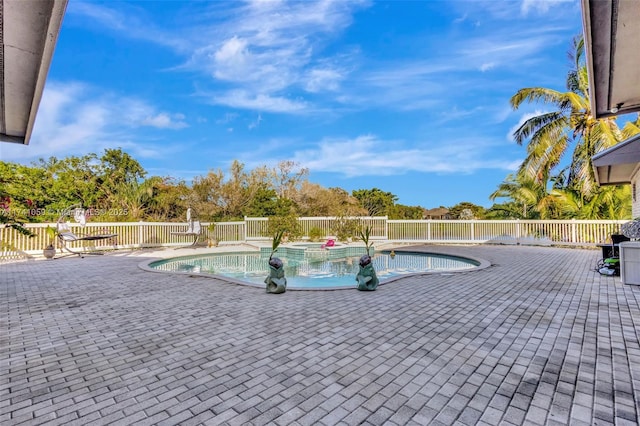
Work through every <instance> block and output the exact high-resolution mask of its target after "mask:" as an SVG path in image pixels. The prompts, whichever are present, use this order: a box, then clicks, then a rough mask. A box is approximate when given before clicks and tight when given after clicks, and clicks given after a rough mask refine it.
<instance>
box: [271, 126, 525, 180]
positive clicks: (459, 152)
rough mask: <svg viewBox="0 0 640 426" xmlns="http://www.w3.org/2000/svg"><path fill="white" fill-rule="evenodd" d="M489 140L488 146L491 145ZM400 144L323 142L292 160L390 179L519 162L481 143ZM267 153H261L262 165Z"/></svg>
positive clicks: (362, 139)
mask: <svg viewBox="0 0 640 426" xmlns="http://www.w3.org/2000/svg"><path fill="white" fill-rule="evenodd" d="M491 143H493V142H491V141H489V142H486V144H491ZM402 145H403V143H402V142H399V141H389V140H381V139H378V138H377V137H375V136H372V135H363V136H358V137H356V138H353V139H324V140H322V141H321V142H319V143H318V145H317V146H316V147H313V148H308V149H304V150H298V151H294V152H293V154H292V155H291V156H290V157H289V158H290V159H292V160H293V161H296V162H298V163H299V164H300V165H301V166H303V167H308V168H309V169H310V170H312V171H314V172H330V173H339V174H342V175H344V176H346V177H356V176H391V175H402V174H405V173H407V172H416V171H417V172H428V173H464V174H469V173H473V172H475V171H478V170H480V169H499V170H508V171H512V170H514V168H515V167H517V165H519V161H516V160H513V159H499V158H495V154H490V153H489V150H488V149H487V147H486V145H485V144H483V143H482V141H478V140H470V139H464V140H459V141H448V143H447V144H439V145H436V146H435V147H432V146H428V145H426V144H423V145H420V144H418V145H417V147H414V148H403V147H402ZM264 154H265V153H264V152H263V153H261V156H262V157H261V158H262V161H263V162H267V163H268V162H273V163H276V162H277V161H276V160H275V159H274V160H265V157H264Z"/></svg>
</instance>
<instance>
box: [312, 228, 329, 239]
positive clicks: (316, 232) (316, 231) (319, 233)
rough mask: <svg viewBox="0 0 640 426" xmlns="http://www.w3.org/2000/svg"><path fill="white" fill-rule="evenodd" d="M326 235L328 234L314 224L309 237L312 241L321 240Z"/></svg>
mask: <svg viewBox="0 0 640 426" xmlns="http://www.w3.org/2000/svg"><path fill="white" fill-rule="evenodd" d="M325 236H326V233H325V232H324V231H323V230H322V229H321V228H318V227H317V226H314V227H313V228H311V229H309V239H310V240H311V241H320V240H322V239H324V237H325Z"/></svg>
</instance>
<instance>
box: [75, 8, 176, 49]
mask: <svg viewBox="0 0 640 426" xmlns="http://www.w3.org/2000/svg"><path fill="white" fill-rule="evenodd" d="M118 8H119V10H116V9H115V8H110V7H107V6H102V5H100V4H98V3H95V2H85V1H78V2H72V4H70V5H69V7H67V11H66V14H67V15H68V17H65V25H69V24H67V21H70V20H73V18H74V17H76V16H79V17H80V18H81V19H80V20H79V21H78V20H77V21H75V23H76V25H92V26H94V27H95V24H96V23H97V24H99V25H101V26H102V27H104V28H107V29H109V30H110V31H115V32H117V33H119V34H121V35H123V36H126V37H128V38H131V39H138V40H145V41H148V42H151V43H154V44H158V45H162V46H167V47H170V48H172V49H174V50H177V51H182V52H184V51H186V50H187V49H188V48H189V47H188V42H187V41H186V40H185V39H183V38H181V37H180V35H179V34H177V33H176V32H173V33H170V32H168V31H166V30H165V29H163V28H161V27H156V26H154V25H153V24H152V20H151V19H149V17H148V16H147V14H146V13H145V11H144V9H143V8H140V7H136V6H135V5H131V4H126V3H119V5H118ZM87 18H89V19H87ZM72 22H73V21H72Z"/></svg>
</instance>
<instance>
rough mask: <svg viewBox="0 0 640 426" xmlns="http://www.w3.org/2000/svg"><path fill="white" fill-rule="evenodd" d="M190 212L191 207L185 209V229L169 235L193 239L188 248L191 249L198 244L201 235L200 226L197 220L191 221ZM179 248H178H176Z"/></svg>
mask: <svg viewBox="0 0 640 426" xmlns="http://www.w3.org/2000/svg"><path fill="white" fill-rule="evenodd" d="M191 216H192V210H191V207H189V208H188V209H187V229H185V230H184V231H174V232H171V235H183V236H188V237H193V242H192V243H191V244H190V245H189V246H188V247H193V246H195V245H196V243H197V242H198V237H199V236H200V234H201V233H202V225H201V224H200V221H199V220H193V219H192V217H191ZM178 248H180V247H178Z"/></svg>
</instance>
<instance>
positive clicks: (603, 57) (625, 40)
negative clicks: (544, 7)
mask: <svg viewBox="0 0 640 426" xmlns="http://www.w3.org/2000/svg"><path fill="white" fill-rule="evenodd" d="M581 1H582V22H583V26H584V41H585V49H586V59H587V70H588V74H589V87H590V89H591V93H590V99H591V111H592V114H593V115H594V116H595V117H596V118H605V117H610V116H614V115H621V114H627V113H631V112H636V111H640V55H639V54H638V40H640V3H639V2H638V1H636V0H606V1H603V0H581Z"/></svg>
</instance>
